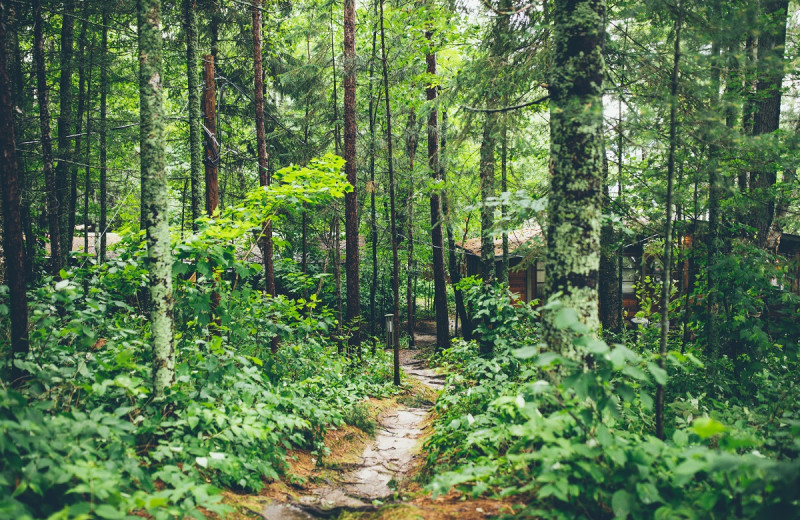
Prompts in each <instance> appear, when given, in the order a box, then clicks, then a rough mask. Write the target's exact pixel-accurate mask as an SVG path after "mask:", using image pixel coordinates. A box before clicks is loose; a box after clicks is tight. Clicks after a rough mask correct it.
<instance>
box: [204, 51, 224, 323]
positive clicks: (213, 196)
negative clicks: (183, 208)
mask: <svg viewBox="0 0 800 520" xmlns="http://www.w3.org/2000/svg"><path fill="white" fill-rule="evenodd" d="M203 61H204V63H203V83H204V85H203V126H205V128H206V131H205V140H204V154H205V157H204V159H203V160H204V162H205V166H206V168H205V170H206V171H205V174H206V214H207V215H208V216H209V217H214V213H215V212H216V211H217V208H218V207H219V182H218V177H217V176H218V167H219V141H217V96H216V94H217V83H216V80H215V77H214V74H215V72H214V63H215V62H214V56H212V55H210V54H206V55H205V56H204V57H203ZM219 304H220V294H219V292H217V291H216V290H214V291H212V293H211V314H212V316H213V318H212V321H213V322H214V323H215V324H216V325H217V327H218V326H219V324H220V322H219V317H218V316H217V315H216V310H217V307H219ZM217 331H218V329H215V332H217Z"/></svg>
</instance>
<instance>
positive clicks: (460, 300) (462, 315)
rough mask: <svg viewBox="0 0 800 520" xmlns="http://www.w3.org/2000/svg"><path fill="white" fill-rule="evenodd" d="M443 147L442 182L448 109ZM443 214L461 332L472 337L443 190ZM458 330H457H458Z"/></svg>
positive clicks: (444, 178) (445, 118) (445, 194)
mask: <svg viewBox="0 0 800 520" xmlns="http://www.w3.org/2000/svg"><path fill="white" fill-rule="evenodd" d="M441 134H442V135H441V143H442V145H441V149H440V152H439V170H440V171H441V178H442V182H445V181H446V179H447V168H446V167H445V159H446V158H447V155H446V150H447V111H446V110H442V131H441ZM442 214H443V215H444V217H445V221H446V222H447V249H448V253H449V254H448V266H447V268H448V269H449V271H450V284H451V285H452V286H453V294H454V296H455V302H456V314H457V318H458V319H460V320H461V334H462V336H464V339H466V340H471V339H472V320H471V319H470V317H469V315H468V314H467V308H466V306H465V305H464V294H463V293H462V292H461V291H460V290H458V289H456V285H458V282H460V281H461V267H460V265H459V261H458V257H457V256H456V240H455V235H454V233H453V215H452V213H451V212H450V203H449V201H448V197H447V191H442ZM456 332H457V331H456Z"/></svg>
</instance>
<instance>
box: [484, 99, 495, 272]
mask: <svg viewBox="0 0 800 520" xmlns="http://www.w3.org/2000/svg"><path fill="white" fill-rule="evenodd" d="M496 122H497V116H496V115H495V114H493V113H488V114H486V121H485V122H484V126H483V138H482V140H481V159H480V161H481V162H480V176H481V267H482V271H483V281H484V282H486V283H489V282H491V281H493V280H494V277H495V276H494V275H495V266H494V236H493V235H492V227H494V208H492V207H489V206H488V205H487V201H488V199H489V198H490V197H494V149H495V146H496V144H497V143H496V141H497V140H496V139H495V136H494V131H495V126H496Z"/></svg>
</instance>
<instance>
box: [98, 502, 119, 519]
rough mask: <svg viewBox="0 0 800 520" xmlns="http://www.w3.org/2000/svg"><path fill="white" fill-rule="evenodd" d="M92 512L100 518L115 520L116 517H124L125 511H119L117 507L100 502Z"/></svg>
mask: <svg viewBox="0 0 800 520" xmlns="http://www.w3.org/2000/svg"><path fill="white" fill-rule="evenodd" d="M94 513H95V514H96V515H97V516H99V517H100V518H108V519H110V520H116V519H118V518H125V513H123V512H122V511H119V510H118V509H117V508H115V507H112V506H110V505H108V504H101V505H99V506H97V507H96V508H95V509H94Z"/></svg>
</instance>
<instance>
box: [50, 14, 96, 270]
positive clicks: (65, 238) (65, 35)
mask: <svg viewBox="0 0 800 520" xmlns="http://www.w3.org/2000/svg"><path fill="white" fill-rule="evenodd" d="M74 15H75V2H74V0H66V1H65V2H64V14H63V16H62V18H61V20H62V21H61V56H60V63H59V65H60V68H61V76H60V78H59V91H58V98H59V114H58V131H57V137H58V162H57V163H56V168H55V176H56V193H57V195H58V208H59V219H60V228H61V246H62V247H61V255H62V258H61V262H62V263H64V264H66V262H67V260H68V258H69V253H70V251H71V250H72V236H73V234H74V233H73V231H74V230H73V229H72V228H71V227H70V225H69V223H70V220H72V222H73V225H74V222H75V218H74V209H75V206H74V205H73V204H69V199H68V196H69V194H70V191H71V190H70V182H69V181H70V170H71V169H75V168H77V167H74V166H72V164H71V160H72V157H73V155H72V148H71V146H70V145H71V144H72V142H71V141H70V139H69V138H68V137H67V136H69V134H70V133H71V132H72V130H73V126H72V97H73V95H72V71H73V66H74V63H73V59H72V54H73V53H72V51H73V49H72V46H73V41H74V35H75V16H74ZM86 137H87V139H88V138H89V136H88V135H87V136H86ZM70 210H72V211H70ZM70 215H72V217H71V218H70Z"/></svg>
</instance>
